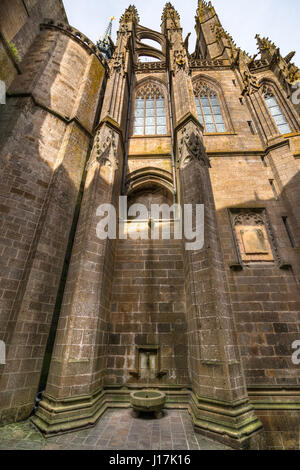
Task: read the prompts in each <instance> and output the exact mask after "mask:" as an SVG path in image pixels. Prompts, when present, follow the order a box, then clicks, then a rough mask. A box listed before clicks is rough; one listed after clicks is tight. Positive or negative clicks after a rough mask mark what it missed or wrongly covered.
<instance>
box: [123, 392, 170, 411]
mask: <svg viewBox="0 0 300 470" xmlns="http://www.w3.org/2000/svg"><path fill="white" fill-rule="evenodd" d="M130 403H131V406H132V408H133V409H134V410H135V411H136V412H144V413H155V414H156V416H157V417H160V415H161V412H162V410H163V408H164V406H165V403H166V394H165V393H163V392H159V391H157V390H143V391H138V392H132V393H131V394H130Z"/></svg>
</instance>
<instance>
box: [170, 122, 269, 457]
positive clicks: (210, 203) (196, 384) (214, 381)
mask: <svg viewBox="0 0 300 470" xmlns="http://www.w3.org/2000/svg"><path fill="white" fill-rule="evenodd" d="M177 145H178V148H177V150H178V155H179V156H178V168H177V171H178V173H179V180H180V188H181V191H180V194H181V204H182V205H184V204H192V205H193V212H194V220H195V205H196V204H203V205H204V211H205V217H204V220H205V223H204V240H205V242H204V247H203V248H202V249H201V250H197V251H185V255H184V259H185V278H186V284H185V285H186V296H187V323H188V346H189V354H188V356H189V357H188V361H189V372H190V377H191V382H192V387H193V396H192V400H191V411H192V416H193V420H194V424H195V426H196V428H197V429H199V430H201V432H204V433H206V434H207V435H209V436H211V437H214V438H219V439H220V440H222V441H224V442H226V441H227V442H228V443H229V444H230V445H232V446H234V447H238V448H239V447H244V446H255V445H256V444H255V443H253V439H252V442H251V438H252V437H253V435H255V433H256V432H257V431H258V430H259V429H260V428H261V424H260V422H259V421H258V419H257V418H256V416H255V415H254V412H253V409H252V406H250V403H249V398H248V394H247V389H246V385H245V379H244V373H243V369H242V364H241V359H240V355H239V349H238V345H237V339H236V332H235V324H234V318H233V313H232V309H231V304H230V298H229V295H228V291H229V290H228V286H227V279H226V271H225V266H224V260H223V254H222V250H221V245H220V240H219V234H218V226H217V217H216V209H215V204H214V198H213V192H212V187H211V183H210V175H209V161H208V158H207V155H206V153H205V149H204V146H203V142H202V135H201V131H200V130H199V128H197V126H196V125H195V123H194V122H192V121H190V122H188V123H186V124H185V125H184V127H181V128H180V129H179V130H178V134H177ZM194 229H195V227H194ZM197 229H198V228H197ZM199 229H200V228H199ZM254 441H255V439H254Z"/></svg>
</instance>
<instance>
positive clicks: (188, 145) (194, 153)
mask: <svg viewBox="0 0 300 470" xmlns="http://www.w3.org/2000/svg"><path fill="white" fill-rule="evenodd" d="M192 162H195V163H197V164H199V165H200V166H203V167H208V168H209V167H210V162H209V158H208V156H207V154H206V149H205V147H204V144H203V139H202V137H201V136H200V135H199V134H198V133H197V131H196V130H192V131H191V132H188V130H187V128H186V127H185V128H183V130H182V133H181V138H180V140H179V159H178V165H179V167H180V169H184V168H185V167H187V166H188V165H189V164H190V163H192Z"/></svg>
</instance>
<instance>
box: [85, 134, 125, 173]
mask: <svg viewBox="0 0 300 470" xmlns="http://www.w3.org/2000/svg"><path fill="white" fill-rule="evenodd" d="M93 155H95V156H94V158H92V157H91V160H90V162H89V168H91V167H93V166H94V164H95V163H96V162H98V163H99V164H100V166H108V167H111V168H112V169H113V170H115V171H116V170H118V168H119V161H118V154H117V143H116V134H115V132H114V131H112V130H111V129H103V128H102V129H100V131H99V132H98V133H97V135H96V137H95V144H94V151H93V153H92V156H93Z"/></svg>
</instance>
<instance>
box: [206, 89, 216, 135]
mask: <svg viewBox="0 0 300 470" xmlns="http://www.w3.org/2000/svg"><path fill="white" fill-rule="evenodd" d="M208 102H209V107H210V111H211V115H212V117H213V121H214V128H215V132H218V129H217V124H216V120H215V113H214V110H213V107H212V104H211V100H210V95H209V96H208Z"/></svg>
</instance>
